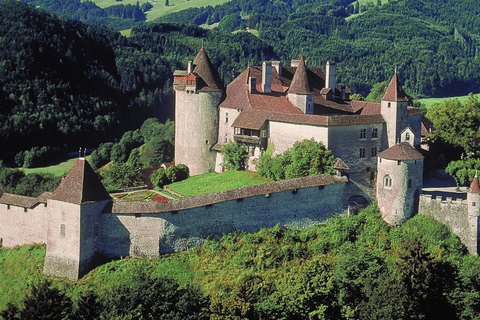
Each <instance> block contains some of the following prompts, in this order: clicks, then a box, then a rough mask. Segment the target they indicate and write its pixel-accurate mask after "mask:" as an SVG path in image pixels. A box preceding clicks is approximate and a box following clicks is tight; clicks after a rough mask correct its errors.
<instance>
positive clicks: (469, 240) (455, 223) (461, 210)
mask: <svg viewBox="0 0 480 320" xmlns="http://www.w3.org/2000/svg"><path fill="white" fill-rule="evenodd" d="M418 212H419V214H424V215H428V216H431V217H433V218H434V219H435V220H437V221H439V222H441V223H443V224H444V225H446V226H448V227H449V228H450V229H451V230H452V231H453V232H454V233H455V234H456V235H457V236H458V237H459V238H460V240H461V241H462V243H463V244H464V245H465V246H466V247H467V249H468V250H469V252H470V253H472V254H477V252H476V251H477V239H478V229H477V227H476V225H477V220H478V217H469V215H468V207H467V200H462V199H452V198H451V197H447V198H444V199H443V198H442V197H441V196H437V197H436V198H434V199H432V196H431V195H426V194H422V195H420V203H419V208H418ZM472 219H473V220H475V221H474V226H473V228H472V226H471V225H470V224H471V222H472V221H471V220H472Z"/></svg>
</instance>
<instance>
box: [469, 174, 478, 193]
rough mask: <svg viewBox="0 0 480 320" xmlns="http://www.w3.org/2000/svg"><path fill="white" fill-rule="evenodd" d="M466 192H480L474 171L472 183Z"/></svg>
mask: <svg viewBox="0 0 480 320" xmlns="http://www.w3.org/2000/svg"><path fill="white" fill-rule="evenodd" d="M468 192H469V193H480V186H479V185H478V178H477V174H476V173H475V177H474V178H473V181H472V184H471V185H470V189H468Z"/></svg>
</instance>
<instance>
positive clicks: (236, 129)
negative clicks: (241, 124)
mask: <svg viewBox="0 0 480 320" xmlns="http://www.w3.org/2000/svg"><path fill="white" fill-rule="evenodd" d="M233 130H234V131H235V134H242V129H240V128H234V129H233Z"/></svg>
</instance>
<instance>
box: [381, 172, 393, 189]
mask: <svg viewBox="0 0 480 320" xmlns="http://www.w3.org/2000/svg"><path fill="white" fill-rule="evenodd" d="M383 187H384V188H391V187H392V178H390V176H389V175H388V174H387V175H385V176H384V177H383Z"/></svg>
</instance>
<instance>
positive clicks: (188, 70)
mask: <svg viewBox="0 0 480 320" xmlns="http://www.w3.org/2000/svg"><path fill="white" fill-rule="evenodd" d="M192 69H193V61H192V60H190V61H188V62H187V73H191V72H192Z"/></svg>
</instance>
